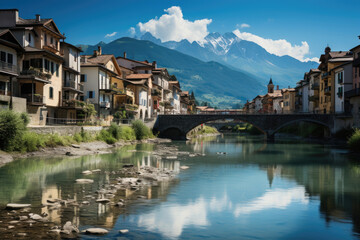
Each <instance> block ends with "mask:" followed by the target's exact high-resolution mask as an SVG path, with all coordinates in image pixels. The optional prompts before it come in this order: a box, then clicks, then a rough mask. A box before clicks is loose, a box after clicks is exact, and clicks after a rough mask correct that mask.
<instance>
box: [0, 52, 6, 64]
mask: <svg viewBox="0 0 360 240" xmlns="http://www.w3.org/2000/svg"><path fill="white" fill-rule="evenodd" d="M0 61H2V62H6V52H0Z"/></svg>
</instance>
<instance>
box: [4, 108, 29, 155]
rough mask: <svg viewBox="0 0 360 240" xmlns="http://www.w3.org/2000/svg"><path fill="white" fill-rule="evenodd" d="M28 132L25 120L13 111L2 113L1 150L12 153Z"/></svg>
mask: <svg viewBox="0 0 360 240" xmlns="http://www.w3.org/2000/svg"><path fill="white" fill-rule="evenodd" d="M25 130H26V125H25V124H24V120H23V119H22V118H21V117H20V115H19V114H18V113H15V112H13V111H11V110H4V111H0V149H2V150H7V151H12V150H14V148H15V145H16V142H17V141H19V140H20V139H21V137H22V134H23V133H24V131H25Z"/></svg>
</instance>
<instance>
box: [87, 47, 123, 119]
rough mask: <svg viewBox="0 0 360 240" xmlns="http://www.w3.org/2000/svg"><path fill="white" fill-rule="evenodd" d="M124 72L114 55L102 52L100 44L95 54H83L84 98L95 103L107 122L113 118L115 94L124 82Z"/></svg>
mask: <svg viewBox="0 0 360 240" xmlns="http://www.w3.org/2000/svg"><path fill="white" fill-rule="evenodd" d="M121 74H122V72H121V69H120V67H119V65H118V64H117V62H116V59H115V57H114V55H111V54H102V49H101V47H100V46H99V47H98V50H94V53H93V55H82V56H81V78H82V80H81V81H82V82H84V100H85V101H89V102H91V103H92V104H94V105H95V109H96V111H97V113H98V116H99V117H100V118H101V119H104V120H105V121H106V122H110V121H111V120H112V114H113V113H114V110H115V109H114V95H117V94H118V87H119V85H120V84H122V83H123V79H121V78H120V76H121Z"/></svg>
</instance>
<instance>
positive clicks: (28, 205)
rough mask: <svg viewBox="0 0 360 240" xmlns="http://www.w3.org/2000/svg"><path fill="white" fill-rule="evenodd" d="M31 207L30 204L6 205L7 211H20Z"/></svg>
mask: <svg viewBox="0 0 360 240" xmlns="http://www.w3.org/2000/svg"><path fill="white" fill-rule="evenodd" d="M27 207H31V204H18V203H9V204H7V205H6V208H7V209H20V208H27Z"/></svg>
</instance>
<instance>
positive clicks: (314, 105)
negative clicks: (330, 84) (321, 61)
mask: <svg viewBox="0 0 360 240" xmlns="http://www.w3.org/2000/svg"><path fill="white" fill-rule="evenodd" d="M320 74H321V71H320V70H319V69H311V70H310V71H309V72H308V73H307V75H306V76H307V78H308V81H309V96H308V99H309V112H311V113H318V112H319V111H320V110H319V99H320V96H319V86H320Z"/></svg>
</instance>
